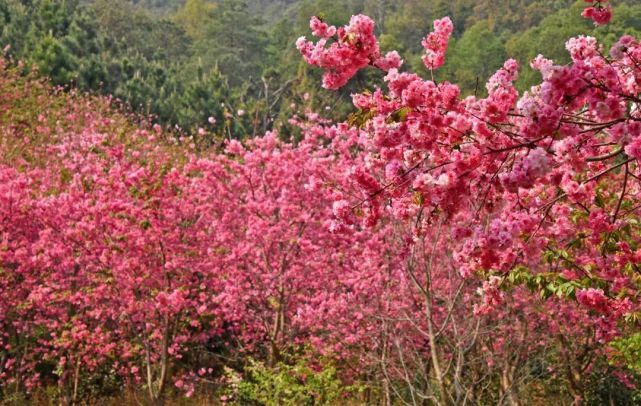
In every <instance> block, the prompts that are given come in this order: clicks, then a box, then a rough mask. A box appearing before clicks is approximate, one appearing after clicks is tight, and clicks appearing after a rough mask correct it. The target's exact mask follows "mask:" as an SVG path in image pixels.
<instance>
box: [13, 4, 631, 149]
mask: <svg viewBox="0 0 641 406" xmlns="http://www.w3.org/2000/svg"><path fill="white" fill-rule="evenodd" d="M571 4H572V1H570V0H543V1H542V0H520V1H513V0H402V1H393V0H317V1H313V0H302V1H295V0H259V1H243V0H221V1H216V2H212V1H205V0H187V1H180V0H134V1H126V0H95V1H79V0H57V1H56V0H23V1H18V0H0V49H2V48H4V49H5V51H4V52H5V54H7V55H8V56H9V57H11V58H12V59H13V60H14V61H18V60H23V61H24V62H25V69H31V68H33V67H37V69H38V70H39V72H41V73H42V74H44V75H47V76H49V77H50V78H51V80H52V82H53V83H54V84H56V85H70V86H74V87H77V88H79V89H81V90H86V91H91V92H98V93H102V94H111V95H114V96H115V97H117V98H119V99H121V100H122V101H123V102H125V103H126V104H127V105H129V106H130V108H131V109H132V110H133V111H134V112H136V113H142V114H145V115H147V114H148V115H151V116H153V117H154V120H156V121H157V122H159V123H161V124H162V125H165V126H178V127H180V128H181V129H183V130H185V131H193V130H195V129H197V128H198V127H201V126H207V125H210V124H209V123H208V118H209V117H214V118H215V119H216V125H217V129H216V131H212V132H218V133H220V134H223V135H226V136H230V137H236V138H240V137H244V136H253V135H256V134H260V133H263V132H264V131H265V130H268V129H271V128H272V127H274V125H276V126H278V127H281V126H282V125H284V124H286V121H287V118H289V117H290V116H291V115H292V113H293V111H294V110H299V109H300V108H301V106H305V107H309V108H312V109H313V110H316V111H322V112H323V114H326V115H330V116H332V118H341V117H343V116H344V115H345V114H346V113H347V112H348V111H349V108H350V106H349V103H350V97H349V95H350V93H352V92H353V91H355V90H357V89H362V88H363V87H364V86H365V85H372V84H376V83H372V80H373V79H372V78H371V77H370V76H369V75H367V74H361V75H359V76H358V77H357V78H356V79H355V80H353V81H352V83H350V86H348V87H347V88H346V89H344V90H341V92H339V93H336V92H329V91H323V90H317V87H316V84H317V83H318V74H319V73H318V72H313V71H312V70H310V69H309V68H308V67H306V66H305V64H304V63H303V62H302V59H301V58H300V56H299V55H298V53H297V51H296V49H295V47H294V42H295V40H296V38H298V37H299V36H301V35H309V28H308V27H307V24H308V23H307V22H308V21H309V17H310V16H311V15H319V16H322V17H323V18H324V19H326V20H327V21H328V22H330V23H332V24H344V23H346V22H347V20H348V19H349V16H350V15H351V14H356V13H365V14H368V15H371V16H372V17H373V18H374V19H375V20H376V21H377V24H378V26H377V29H378V31H379V35H380V37H381V42H382V45H383V48H384V50H389V49H397V50H398V51H399V52H400V53H401V55H402V56H403V58H404V59H405V63H406V65H408V66H410V67H412V68H413V69H414V70H421V69H422V70H423V72H424V73H425V74H426V75H428V74H429V73H428V72H427V71H425V69H424V68H421V64H420V55H421V51H422V47H421V45H420V40H421V39H422V37H423V36H424V35H425V34H426V33H427V32H428V31H429V30H430V27H431V23H432V21H433V20H434V19H435V18H439V17H441V16H443V15H450V16H451V17H452V19H453V21H454V23H455V30H456V32H455V40H454V42H453V44H451V47H450V51H449V53H448V58H447V63H446V65H445V67H444V69H442V70H441V71H440V72H439V73H438V75H439V77H438V78H437V79H439V80H450V81H452V82H456V83H459V84H460V85H461V86H462V91H463V93H466V94H472V93H483V92H484V91H485V90H484V86H483V84H484V83H485V81H486V79H487V78H488V77H489V76H490V75H491V74H492V73H493V72H494V71H495V70H496V69H497V68H498V67H499V66H501V65H502V63H503V61H504V60H505V59H506V58H508V57H514V58H516V59H517V60H518V61H519V62H520V63H521V64H522V72H521V79H520V82H519V86H520V88H521V89H522V90H523V89H527V87H528V86H529V85H531V84H532V83H535V81H536V79H537V78H536V75H535V74H534V73H533V72H532V71H531V70H530V69H529V67H528V64H527V62H528V61H529V60H530V59H532V58H533V57H535V56H536V55H537V54H539V53H543V54H545V55H546V56H548V57H551V58H554V59H556V60H560V61H563V60H565V59H567V55H566V52H565V50H564V49H563V48H562V46H561V45H559V44H563V42H564V40H565V39H567V38H569V37H571V36H574V35H577V34H578V33H580V32H592V33H593V35H595V36H597V37H599V39H601V40H603V41H605V42H606V43H608V42H609V41H613V40H614V38H616V37H617V36H619V35H621V34H622V33H623V32H626V33H629V34H632V35H637V36H638V35H640V34H641V4H637V2H636V1H634V0H627V1H617V2H615V3H614V4H615V9H614V19H613V22H612V24H609V25H608V26H606V27H602V28H598V29H595V28H593V27H592V24H591V22H590V21H588V20H586V19H582V18H581V16H580V9H581V7H582V6H583V2H582V1H578V2H577V3H576V4H575V5H574V6H572V7H568V5H571ZM306 93H307V94H308V95H309V96H310V97H304V95H305V94H306ZM239 113H241V114H239ZM285 132H286V130H285Z"/></svg>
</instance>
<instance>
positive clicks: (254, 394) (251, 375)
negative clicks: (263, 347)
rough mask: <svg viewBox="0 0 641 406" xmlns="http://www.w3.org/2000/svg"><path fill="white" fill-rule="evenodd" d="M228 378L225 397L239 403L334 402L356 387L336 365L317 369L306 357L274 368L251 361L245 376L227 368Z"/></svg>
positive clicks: (270, 405)
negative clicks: (342, 376) (343, 377)
mask: <svg viewBox="0 0 641 406" xmlns="http://www.w3.org/2000/svg"><path fill="white" fill-rule="evenodd" d="M225 377H226V381H227V383H228V386H227V392H226V393H225V396H227V397H228V398H229V399H231V401H233V402H234V403H235V404H239V405H247V404H259V405H265V406H276V405H334V404H338V403H341V400H343V401H344V400H345V397H346V395H347V394H349V393H350V392H354V391H355V390H356V387H354V386H345V385H344V384H343V383H342V382H341V380H340V379H339V378H338V376H337V374H336V369H334V368H333V367H331V366H325V367H324V368H323V369H321V370H316V369H313V368H312V367H310V366H309V365H308V364H306V363H305V361H304V360H303V359H300V360H299V361H298V362H297V363H296V364H294V365H287V364H285V363H278V364H277V365H276V366H274V367H268V366H266V365H265V364H263V363H261V362H258V361H255V360H250V363H249V365H248V366H247V367H246V368H245V376H244V377H242V376H241V375H240V374H239V373H237V372H235V371H233V370H231V369H226V371H225Z"/></svg>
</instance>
